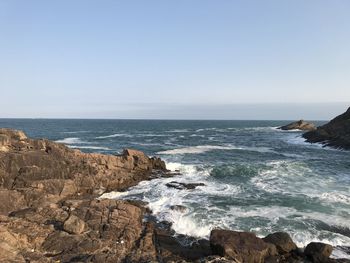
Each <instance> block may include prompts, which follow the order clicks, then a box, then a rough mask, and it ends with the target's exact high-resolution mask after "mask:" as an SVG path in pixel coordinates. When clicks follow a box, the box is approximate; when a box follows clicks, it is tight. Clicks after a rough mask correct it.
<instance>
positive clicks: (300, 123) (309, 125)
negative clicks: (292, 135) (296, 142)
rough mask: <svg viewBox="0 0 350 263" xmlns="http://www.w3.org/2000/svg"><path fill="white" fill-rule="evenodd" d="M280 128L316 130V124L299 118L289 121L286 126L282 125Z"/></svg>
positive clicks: (285, 129)
mask: <svg viewBox="0 0 350 263" xmlns="http://www.w3.org/2000/svg"><path fill="white" fill-rule="evenodd" d="M278 129H281V130H284V131H289V130H301V131H314V130H316V126H315V125H314V124H313V123H309V122H306V121H304V120H299V121H296V122H292V123H289V124H287V125H285V126H281V127H279V128H278Z"/></svg>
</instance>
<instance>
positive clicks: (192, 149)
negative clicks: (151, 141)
mask: <svg viewBox="0 0 350 263" xmlns="http://www.w3.org/2000/svg"><path fill="white" fill-rule="evenodd" d="M233 149H237V147H234V146H219V145H198V146H189V147H183V148H178V149H172V150H166V151H161V152H157V154H198V153H205V152H208V151H213V150H233Z"/></svg>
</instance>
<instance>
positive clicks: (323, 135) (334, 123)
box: [303, 108, 350, 150]
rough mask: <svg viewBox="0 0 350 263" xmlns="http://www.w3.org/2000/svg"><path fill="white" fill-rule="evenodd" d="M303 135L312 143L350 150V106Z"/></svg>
mask: <svg viewBox="0 0 350 263" xmlns="http://www.w3.org/2000/svg"><path fill="white" fill-rule="evenodd" d="M303 137H304V138H305V139H306V141H307V142H310V143H322V144H323V145H324V146H331V147H334V148H340V149H345V150H350V108H349V109H348V110H347V111H346V112H345V113H343V114H341V115H339V116H337V117H336V118H334V119H333V120H331V121H330V122H328V123H327V124H325V125H323V126H321V127H318V128H317V130H315V131H310V132H307V133H304V134H303Z"/></svg>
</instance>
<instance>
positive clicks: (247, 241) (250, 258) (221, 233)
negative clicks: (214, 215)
mask: <svg viewBox="0 0 350 263" xmlns="http://www.w3.org/2000/svg"><path fill="white" fill-rule="evenodd" d="M210 246H211V249H212V251H213V253H214V254H216V255H219V256H223V257H226V258H229V259H235V260H238V261H240V262H244V263H246V262H247V263H262V262H264V259H265V258H266V257H268V256H273V255H275V254H276V253H277V252H276V247H275V246H274V245H272V244H268V243H265V242H264V241H263V240H262V239H260V238H258V237H256V236H255V234H254V233H248V232H236V231H230V230H221V229H214V230H212V231H211V233H210Z"/></svg>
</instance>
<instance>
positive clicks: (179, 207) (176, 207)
mask: <svg viewBox="0 0 350 263" xmlns="http://www.w3.org/2000/svg"><path fill="white" fill-rule="evenodd" d="M170 209H171V210H174V211H178V212H181V213H185V212H186V211H187V207H186V206H183V205H172V206H170Z"/></svg>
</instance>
